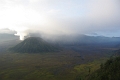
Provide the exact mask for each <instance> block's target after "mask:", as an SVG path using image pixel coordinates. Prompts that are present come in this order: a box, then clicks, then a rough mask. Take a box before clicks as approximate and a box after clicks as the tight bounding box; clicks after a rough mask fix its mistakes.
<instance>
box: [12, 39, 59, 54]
mask: <svg viewBox="0 0 120 80" xmlns="http://www.w3.org/2000/svg"><path fill="white" fill-rule="evenodd" d="M10 50H11V51H14V52H18V53H40V52H53V51H58V47H55V46H53V45H51V44H49V43H47V42H46V41H44V40H43V39H41V38H39V37H29V38H27V39H25V40H24V41H22V42H21V43H19V44H17V45H16V46H14V47H12V48H10Z"/></svg>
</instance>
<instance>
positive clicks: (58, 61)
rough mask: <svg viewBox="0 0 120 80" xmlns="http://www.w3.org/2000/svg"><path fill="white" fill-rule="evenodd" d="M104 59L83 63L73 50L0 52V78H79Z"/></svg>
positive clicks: (49, 79) (10, 79)
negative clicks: (21, 52) (29, 52)
mask: <svg viewBox="0 0 120 80" xmlns="http://www.w3.org/2000/svg"><path fill="white" fill-rule="evenodd" d="M85 60H86V61H88V60H87V59H85ZM105 60H106V58H104V59H103V60H102V59H101V60H96V61H93V62H89V63H84V64H83V63H82V62H83V60H82V58H81V57H80V54H78V53H76V52H73V51H62V52H55V53H43V54H19V53H6V54H0V80H80V78H81V79H83V78H85V76H87V75H88V70H89V68H90V69H91V71H90V73H92V72H94V71H95V70H97V69H98V68H99V65H100V64H101V62H104V61H105ZM84 62H85V61H84Z"/></svg>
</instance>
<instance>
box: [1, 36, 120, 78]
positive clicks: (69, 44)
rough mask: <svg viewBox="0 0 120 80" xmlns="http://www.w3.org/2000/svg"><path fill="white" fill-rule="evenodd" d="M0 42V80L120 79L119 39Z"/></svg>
mask: <svg viewBox="0 0 120 80" xmlns="http://www.w3.org/2000/svg"><path fill="white" fill-rule="evenodd" d="M0 38H1V39H0V80H113V78H116V79H115V80H119V79H120V78H119V76H117V75H120V74H119V72H120V71H119V64H118V63H119V62H120V61H119V57H118V56H119V48H120V38H119V37H112V38H109V37H103V36H102V37H101V36H97V37H94V36H87V35H78V36H59V39H56V40H54V41H53V40H50V39H45V38H41V37H34V36H33V37H26V39H25V40H23V41H20V40H19V37H17V36H12V34H11V35H10V34H0ZM116 57H118V58H117V59H116ZM101 65H102V67H101ZM106 66H107V68H108V71H107V70H106V69H104V68H106ZM109 67H112V68H109ZM116 67H117V68H116ZM109 69H110V70H109ZM111 69H114V71H116V72H115V73H112V71H111ZM105 70H106V71H105ZM103 72H104V73H103ZM111 74H116V75H115V76H112V75H111ZM112 77H113V78H112Z"/></svg>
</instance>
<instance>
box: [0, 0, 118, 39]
mask: <svg viewBox="0 0 120 80" xmlns="http://www.w3.org/2000/svg"><path fill="white" fill-rule="evenodd" d="M5 29H7V30H5ZM8 29H10V30H12V31H16V32H17V34H16V35H21V37H20V38H21V39H23V36H25V35H27V34H29V33H31V32H32V33H34V32H39V33H45V34H54V35H60V34H93V33H98V34H99V35H105V36H120V0H0V33H4V31H8V32H10V33H11V31H9V30H8ZM3 30H4V31H3Z"/></svg>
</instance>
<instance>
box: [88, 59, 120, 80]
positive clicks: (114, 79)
mask: <svg viewBox="0 0 120 80" xmlns="http://www.w3.org/2000/svg"><path fill="white" fill-rule="evenodd" d="M88 80H120V57H116V58H111V59H109V60H107V62H106V63H105V64H101V67H100V69H98V70H97V71H96V72H94V73H93V74H92V75H91V76H90V77H89V79H88Z"/></svg>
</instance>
